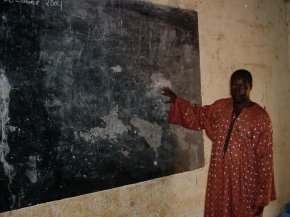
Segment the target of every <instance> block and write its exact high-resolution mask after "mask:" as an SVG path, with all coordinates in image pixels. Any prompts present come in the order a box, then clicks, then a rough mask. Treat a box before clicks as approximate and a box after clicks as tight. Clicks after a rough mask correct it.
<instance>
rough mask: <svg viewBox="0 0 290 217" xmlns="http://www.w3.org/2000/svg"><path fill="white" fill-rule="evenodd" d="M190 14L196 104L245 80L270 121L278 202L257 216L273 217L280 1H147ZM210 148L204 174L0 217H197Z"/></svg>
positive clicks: (289, 190) (287, 148)
mask: <svg viewBox="0 0 290 217" xmlns="http://www.w3.org/2000/svg"><path fill="white" fill-rule="evenodd" d="M152 2H153V3H156V4H162V5H169V6H173V7H179V8H184V9H189V10H196V11H197V12H198V20H199V39H200V67H201V68H200V70H201V87H202V100H203V104H209V103H212V102H213V101H214V100H216V99H219V98H223V97H227V96H229V88H228V81H229V76H230V75H231V73H232V71H234V70H236V69H238V68H246V69H248V70H250V71H251V72H252V74H253V78H254V83H253V90H252V99H253V100H254V101H256V102H258V103H259V104H260V105H262V106H264V107H265V108H266V109H267V111H268V112H269V113H270V115H271V118H272V122H273V128H274V155H275V159H274V160H275V179H276V188H277V193H278V199H277V200H276V201H275V202H272V203H271V204H270V205H269V206H268V207H266V209H265V214H264V216H265V217H275V216H278V214H279V213H280V211H281V209H282V207H283V205H284V204H285V203H286V202H287V201H290V184H289V183H290V169H289V165H290V157H289V153H290V144H289V141H290V133H289V130H290V118H289V111H290V101H289V100H290V73H289V55H288V50H289V49H288V36H289V35H290V28H288V29H287V23H288V20H287V19H288V18H287V14H289V11H290V8H289V5H288V4H289V3H286V2H284V0H275V1H273V0H214V1H213V0H154V1H152ZM210 150H211V145H210V142H209V140H208V139H207V138H206V137H205V167H204V168H202V169H198V170H195V171H191V172H186V173H181V174H177V175H173V176H169V177H165V178H160V179H155V180H151V181H147V182H143V183H138V184H134V185H129V186H125V187H121V188H116V189H112V190H107V191H102V192H97V193H92V194H88V195H83V196H79V197H75V198H70V199H65V200H61V201H54V202H50V203H46V204H40V205H37V206H33V207H28V208H24V209H20V210H15V211H11V212H7V213H3V214H0V217H8V216H9V217H10V216H11V217H20V216H27V217H28V216H29V217H34V216H35V217H36V216H37V217H39V216H42V217H46V216H47V217H52V216H55V217H56V216H62V217H66V216H69V217H79V216H88V217H91V216H95V217H141V216H144V217H145V216H146V217H162V216H166V217H201V216H203V206H204V195H205V187H206V181H207V172H208V164H209V156H210Z"/></svg>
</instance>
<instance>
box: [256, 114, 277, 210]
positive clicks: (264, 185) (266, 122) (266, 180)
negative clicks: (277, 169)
mask: <svg viewBox="0 0 290 217" xmlns="http://www.w3.org/2000/svg"><path fill="white" fill-rule="evenodd" d="M260 130H261V131H260V132H261V134H260V136H259V138H258V143H257V149H256V156H257V171H258V189H257V190H258V192H257V197H256V202H255V204H256V205H258V206H263V207H264V206H266V205H268V204H269V202H270V201H271V200H274V199H276V192H275V184H274V172H273V136H272V135H273V130H272V124H271V121H270V118H269V116H268V115H267V114H266V115H265V116H264V117H263V120H262V121H261V123H260Z"/></svg>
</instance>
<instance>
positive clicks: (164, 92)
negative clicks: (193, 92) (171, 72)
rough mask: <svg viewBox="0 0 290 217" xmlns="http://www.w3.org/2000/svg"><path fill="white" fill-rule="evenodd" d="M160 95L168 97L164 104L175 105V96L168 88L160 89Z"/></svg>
mask: <svg viewBox="0 0 290 217" xmlns="http://www.w3.org/2000/svg"><path fill="white" fill-rule="evenodd" d="M161 94H162V95H163V96H167V97H169V99H168V100H167V101H166V102H165V103H175V101H176V94H175V93H174V92H173V91H172V90H171V89H170V88H169V87H162V88H161Z"/></svg>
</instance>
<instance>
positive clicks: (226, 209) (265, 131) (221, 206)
mask: <svg viewBox="0 0 290 217" xmlns="http://www.w3.org/2000/svg"><path fill="white" fill-rule="evenodd" d="M232 114H233V102H232V100H231V99H229V98H228V99H221V100H218V101H216V102H215V103H213V104H212V105H207V106H199V105H192V104H190V103H189V102H188V101H186V100H184V99H182V98H180V97H177V98H176V102H175V103H174V104H172V105H171V108H170V111H169V116H168V121H169V123H171V124H178V125H181V126H183V127H185V128H188V129H191V130H202V129H204V130H205V132H206V134H207V136H208V137H209V138H210V140H211V141H212V152H211V159H210V165H209V172H208V182H207V190H206V199H205V210H204V216H205V217H251V216H254V214H253V210H252V209H251V207H252V206H253V205H258V206H266V205H268V203H269V202H270V201H271V200H274V199H275V198H276V193H275V186H274V174H273V143H272V125H271V120H270V118H269V115H268V114H267V112H266V111H265V110H264V109H263V108H262V107H260V106H259V105H258V104H256V103H254V104H253V105H252V106H250V107H246V108H244V109H243V110H242V112H241V113H240V115H239V116H238V117H233V116H232ZM233 120H234V121H233ZM231 122H233V123H232V124H233V125H232V131H231V133H228V129H229V126H230V124H231ZM227 134H229V139H228V145H227V147H226V149H225V141H226V137H227Z"/></svg>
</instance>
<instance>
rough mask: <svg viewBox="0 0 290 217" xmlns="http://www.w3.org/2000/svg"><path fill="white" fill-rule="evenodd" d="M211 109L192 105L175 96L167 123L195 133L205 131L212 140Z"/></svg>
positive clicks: (207, 106) (208, 106) (209, 106)
mask: <svg viewBox="0 0 290 217" xmlns="http://www.w3.org/2000/svg"><path fill="white" fill-rule="evenodd" d="M212 107H213V106H212V105H206V106H200V105H192V104H191V103H190V102H188V101H186V100H184V99H182V98H181V97H178V96H177V97H176V101H175V103H174V104H171V106H170V111H169V115H168V122H169V123H171V124H177V125H180V126H182V127H185V128H187V129H190V130H195V131H197V130H202V129H205V131H206V134H207V136H208V137H209V138H210V139H211V140H212V138H213V135H212V127H211V126H212V124H211V119H212V118H211V117H212V115H211V114H212V110H213V108H212Z"/></svg>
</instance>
